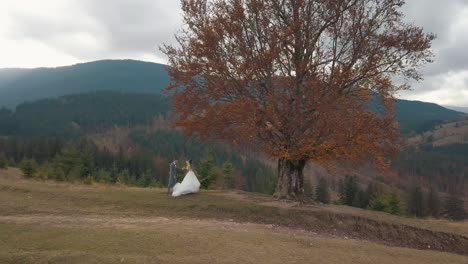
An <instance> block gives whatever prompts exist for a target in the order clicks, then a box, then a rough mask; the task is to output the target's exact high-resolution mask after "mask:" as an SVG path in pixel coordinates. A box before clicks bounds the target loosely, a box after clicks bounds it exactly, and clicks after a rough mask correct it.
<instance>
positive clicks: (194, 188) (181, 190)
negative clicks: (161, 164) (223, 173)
mask: <svg viewBox="0 0 468 264" xmlns="http://www.w3.org/2000/svg"><path fill="white" fill-rule="evenodd" d="M177 163H178V161H177V160H174V161H173V162H172V163H171V165H170V167H169V184H168V185H167V195H169V194H170V190H171V188H172V197H177V196H181V195H184V194H189V193H196V192H198V190H199V189H200V182H199V181H198V179H197V176H195V173H194V172H193V170H192V160H189V161H187V162H186V166H185V169H186V170H187V174H186V175H185V177H184V179H183V180H182V182H180V183H176V181H177V179H176V175H177Z"/></svg>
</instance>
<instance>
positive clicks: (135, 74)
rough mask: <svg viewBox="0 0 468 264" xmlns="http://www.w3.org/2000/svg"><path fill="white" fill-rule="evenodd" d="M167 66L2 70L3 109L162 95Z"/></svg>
mask: <svg viewBox="0 0 468 264" xmlns="http://www.w3.org/2000/svg"><path fill="white" fill-rule="evenodd" d="M165 67H166V66H165V65H162V64H157V63H150V62H142V61H134V60H103V61H95V62H89V63H82V64H76V65H72V66H66V67H57V68H37V69H0V106H6V107H10V108H13V107H15V106H16V105H17V104H19V103H22V102H24V101H34V100H37V99H43V98H49V97H57V96H62V95H70V94H77V93H84V92H92V91H101V90H114V91H130V92H148V93H159V92H160V90H161V89H163V88H164V87H165V86H166V85H167V84H168V82H169V77H168V75H167V72H166V68H165Z"/></svg>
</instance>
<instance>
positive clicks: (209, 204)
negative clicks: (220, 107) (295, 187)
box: [0, 169, 468, 264]
mask: <svg viewBox="0 0 468 264" xmlns="http://www.w3.org/2000/svg"><path fill="white" fill-rule="evenodd" d="M0 190H1V192H0V208H2V210H1V211H0V241H1V242H0V262H19V263H51V262H52V263H56V262H61V263H84V262H91V261H97V262H99V263H115V262H123V263H206V262H212V263H239V262H243V263H252V262H255V263H294V262H297V263H310V262H314V263H315V262H320V263H348V262H353V263H397V264H398V263H454V264H456V263H466V261H467V260H468V258H467V257H466V254H468V252H467V251H466V249H467V248H468V234H467V233H466V230H468V229H467V226H466V224H467V223H466V222H465V223H456V224H455V223H451V222H447V221H432V220H415V219H405V218H399V217H395V216H391V215H387V214H383V213H372V212H363V211H362V210H356V209H353V208H349V207H336V206H298V205H297V204H294V203H292V204H290V203H280V202H277V201H274V200H272V199H271V198H270V197H268V196H262V195H254V194H248V195H247V194H245V193H235V192H215V191H210V192H207V191H203V192H201V193H198V194H195V195H190V196H186V197H181V198H178V199H174V198H171V197H167V196H166V195H165V192H164V190H160V189H141V188H126V187H109V186H105V185H91V186H89V185H88V186H87V185H72V184H57V183H50V182H36V181H27V180H23V179H22V178H21V177H20V176H19V173H18V172H17V171H15V170H11V169H10V170H7V171H5V170H0ZM412 248H417V249H425V250H423V251H421V250H415V249H412ZM441 251H449V252H458V253H460V254H461V255H456V254H451V253H443V252H441ZM246 252H248V254H246ZM463 254H465V255H463Z"/></svg>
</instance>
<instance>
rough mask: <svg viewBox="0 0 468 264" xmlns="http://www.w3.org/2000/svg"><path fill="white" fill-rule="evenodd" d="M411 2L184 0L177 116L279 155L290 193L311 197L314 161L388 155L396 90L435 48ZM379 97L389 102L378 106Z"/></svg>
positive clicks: (172, 52)
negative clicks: (307, 178) (306, 176)
mask: <svg viewBox="0 0 468 264" xmlns="http://www.w3.org/2000/svg"><path fill="white" fill-rule="evenodd" d="M403 5H404V1H403V0H191V1H189V0H183V1H181V6H182V11H183V13H182V14H183V21H184V26H183V28H182V29H181V30H180V32H179V33H177V34H176V38H177V41H178V45H175V46H170V45H168V46H165V47H163V51H164V52H165V54H166V55H167V56H168V58H169V74H170V76H171V78H172V84H171V86H170V87H169V89H172V90H173V91H174V105H175V108H176V111H177V114H178V115H177V120H176V121H175V125H176V126H180V127H182V128H184V129H185V130H186V131H188V132H189V133H196V134H199V135H201V136H204V137H207V138H213V139H224V140H226V139H228V140H232V141H233V142H235V143H238V144H251V145H253V146H255V147H256V148H257V149H258V151H261V152H264V153H266V154H268V155H270V156H272V157H274V158H277V159H278V172H279V180H278V186H277V195H278V197H279V198H298V197H299V196H300V194H301V193H302V192H303V169H304V166H305V165H306V163H307V161H310V160H314V161H316V162H320V163H322V164H327V163H329V162H331V161H336V160H349V161H355V162H359V161H364V160H373V161H375V162H376V163H377V164H380V165H384V164H385V157H386V155H387V154H388V152H389V151H391V150H392V149H394V147H395V146H396V141H397V138H398V137H397V135H398V127H397V125H396V124H395V123H394V121H393V118H392V104H393V101H394V95H395V93H396V92H398V91H399V90H402V89H406V88H407V86H406V85H405V83H407V81H408V80H412V79H416V80H419V79H421V74H420V70H421V66H423V65H424V64H425V63H427V62H430V60H431V57H432V53H431V51H430V46H431V41H432V40H433V39H434V36H433V35H431V34H426V33H424V32H423V29H422V28H420V27H417V26H414V25H412V24H408V23H406V22H405V21H404V15H403V13H402V12H401V7H402V6H403ZM396 77H398V78H396ZM395 79H398V80H403V81H402V82H401V85H400V84H399V85H396V84H395V83H394V81H393V80H395ZM405 81H406V82H405ZM370 100H373V101H375V102H378V103H377V104H378V105H380V106H381V108H382V109H381V110H380V111H373V112H371V111H370V110H369V109H370V107H369V105H370V103H369V102H370Z"/></svg>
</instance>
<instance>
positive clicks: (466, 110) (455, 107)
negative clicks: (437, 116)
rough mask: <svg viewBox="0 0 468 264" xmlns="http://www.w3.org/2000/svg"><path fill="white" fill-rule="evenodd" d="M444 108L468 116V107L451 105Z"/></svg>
mask: <svg viewBox="0 0 468 264" xmlns="http://www.w3.org/2000/svg"><path fill="white" fill-rule="evenodd" d="M444 107H447V108H448V109H452V110H455V111H459V112H463V113H466V114H468V107H460V106H450V105H444Z"/></svg>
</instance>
